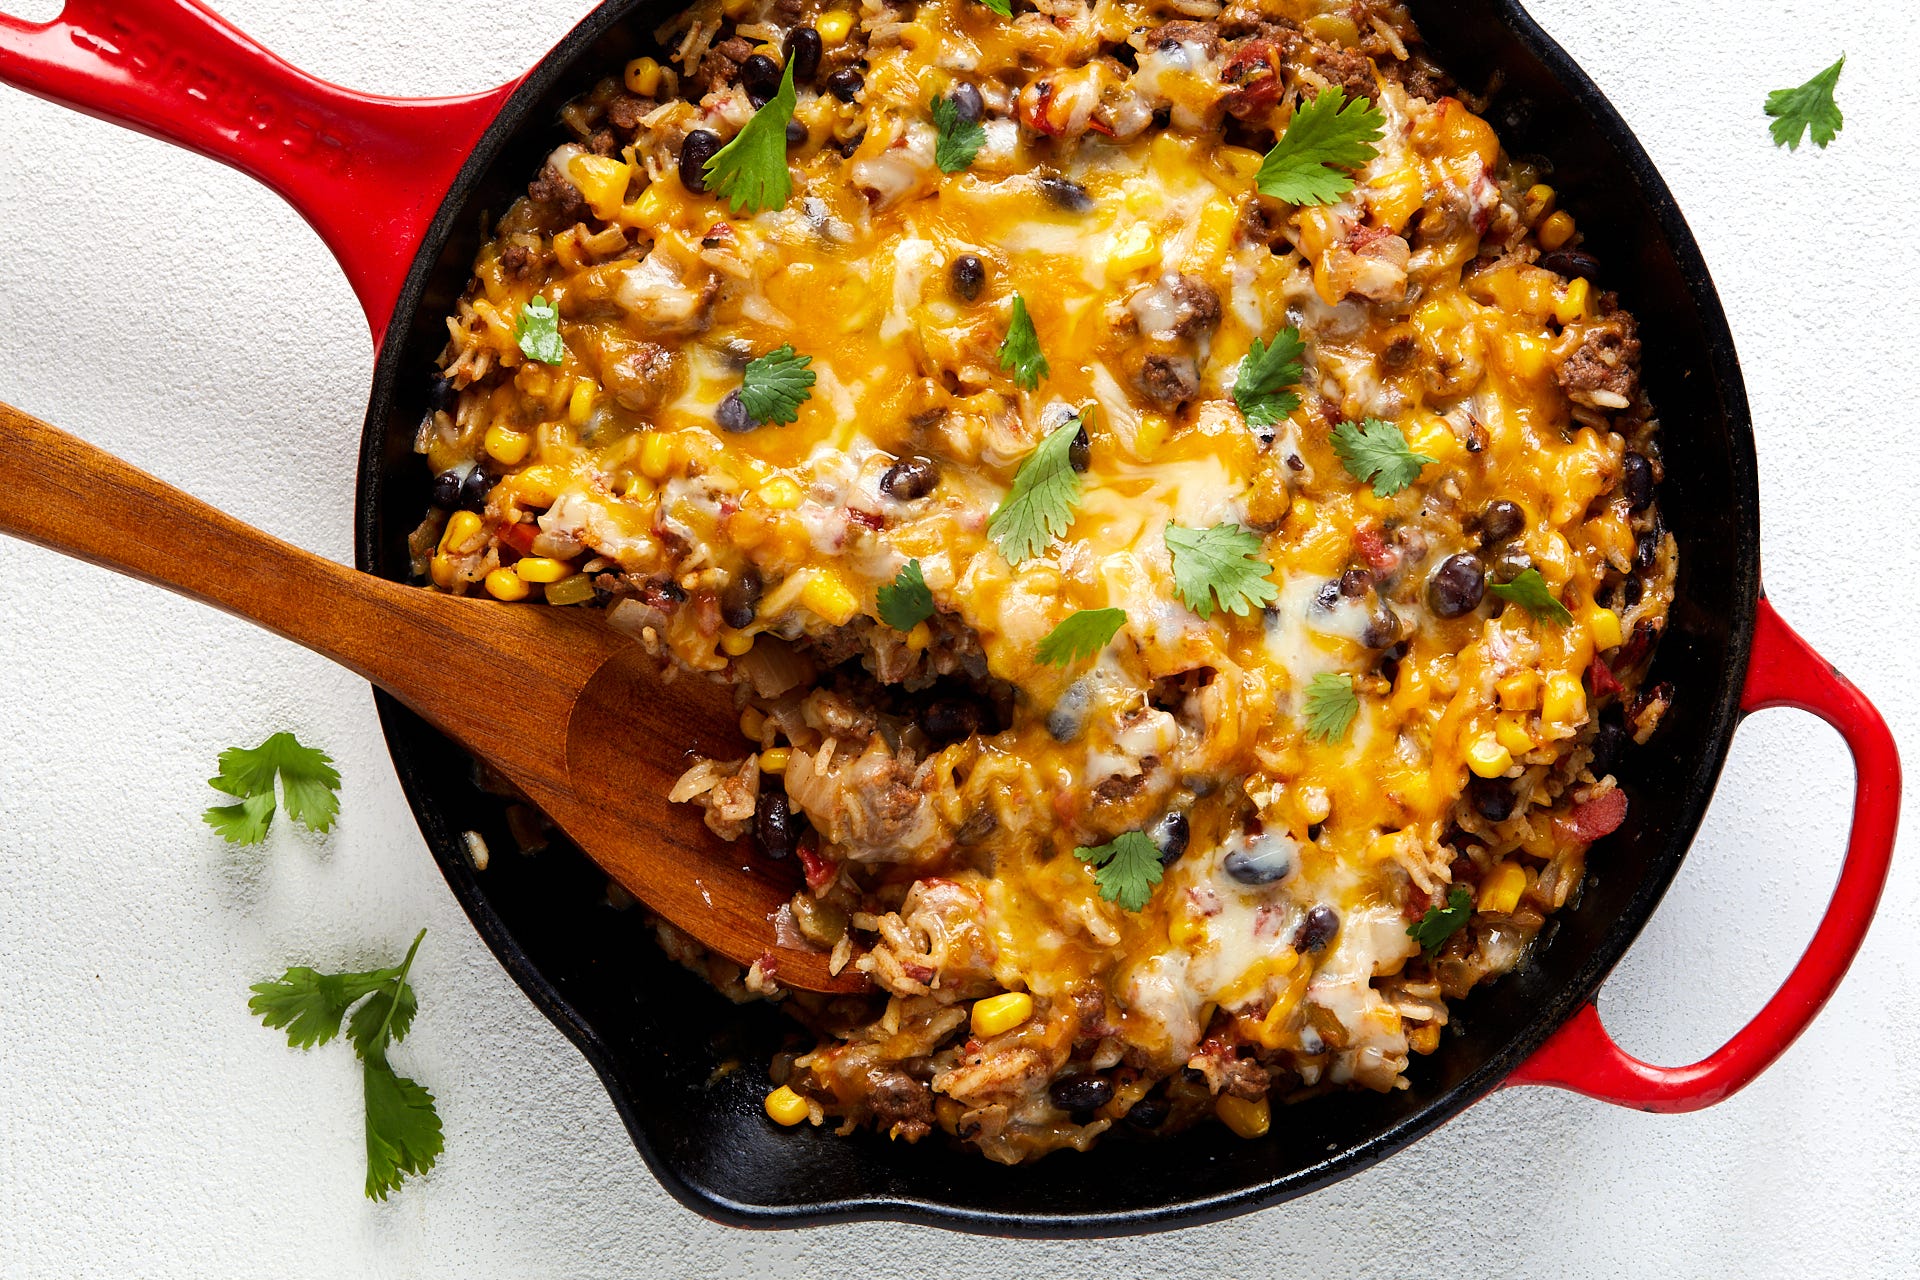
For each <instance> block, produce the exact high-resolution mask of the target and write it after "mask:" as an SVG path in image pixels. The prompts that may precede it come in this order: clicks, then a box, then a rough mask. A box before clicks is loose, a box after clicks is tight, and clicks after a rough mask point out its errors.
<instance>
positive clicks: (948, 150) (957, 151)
mask: <svg viewBox="0 0 1920 1280" xmlns="http://www.w3.org/2000/svg"><path fill="white" fill-rule="evenodd" d="M929 105H930V106H931V107H932V110H933V125H934V128H936V129H938V130H939V131H940V136H939V137H938V138H937V139H936V140H935V141H934V144H933V162H934V163H935V164H937V165H939V166H940V172H942V173H958V172H960V171H961V170H962V169H964V168H966V167H967V166H968V165H970V164H972V163H973V158H974V156H976V155H978V154H979V153H980V148H981V147H984V146H985V145H986V144H987V127H986V126H985V125H983V124H981V123H980V122H979V121H978V120H962V119H961V118H960V108H958V107H956V106H954V105H953V99H952V98H935V99H934V100H933V102H932V103H931V104H929Z"/></svg>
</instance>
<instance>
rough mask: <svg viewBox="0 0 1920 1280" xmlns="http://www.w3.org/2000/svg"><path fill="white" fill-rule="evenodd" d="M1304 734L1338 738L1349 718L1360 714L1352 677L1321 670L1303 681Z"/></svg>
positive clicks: (1333, 739)
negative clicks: (1305, 718) (1305, 683)
mask: <svg viewBox="0 0 1920 1280" xmlns="http://www.w3.org/2000/svg"><path fill="white" fill-rule="evenodd" d="M1306 712H1307V734H1308V736H1309V737H1314V738H1318V739H1319V740H1320V741H1322V742H1338V741H1340V740H1341V739H1342V738H1344V737H1346V736H1347V729H1348V727H1349V726H1351V725H1352V724H1353V718H1354V717H1355V716H1356V715H1358V714H1360V695H1359V694H1358V693H1355V692H1354V689H1353V677H1352V676H1343V675H1335V674H1334V673H1332V672H1329V671H1323V672H1321V673H1320V674H1319V675H1317V676H1315V677H1314V678H1313V679H1312V680H1309V681H1308V682H1307V705H1306Z"/></svg>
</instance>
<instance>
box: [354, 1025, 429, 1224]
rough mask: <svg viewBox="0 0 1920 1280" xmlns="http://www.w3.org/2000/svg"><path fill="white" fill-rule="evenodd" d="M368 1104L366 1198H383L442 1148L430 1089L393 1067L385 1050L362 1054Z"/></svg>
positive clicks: (425, 1166)
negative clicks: (363, 1055)
mask: <svg viewBox="0 0 1920 1280" xmlns="http://www.w3.org/2000/svg"><path fill="white" fill-rule="evenodd" d="M360 1068H361V1076H362V1081H363V1084H364V1095H365V1097H366V1106H367V1199H369V1200H385V1199H386V1198H387V1196H388V1194H389V1193H391V1192H393V1191H395V1190H397V1189H398V1188H399V1186H400V1183H401V1182H402V1181H404V1180H405V1178H406V1177H407V1175H409V1174H423V1173H425V1172H427V1170H429V1169H431V1168H433V1162H434V1161H435V1160H437V1159H439V1157H440V1153H441V1151H443V1150H445V1148H446V1140H445V1138H444V1136H443V1135H442V1132H441V1129H440V1113H439V1112H438V1111H436V1110H435V1109H434V1105H433V1095H432V1094H431V1093H428V1092H427V1091H426V1090H425V1089H423V1088H421V1087H420V1085H419V1084H418V1083H417V1082H415V1081H413V1080H409V1079H408V1078H407V1077H405V1076H403V1075H401V1074H399V1073H398V1072H396V1071H395V1070H394V1069H393V1068H392V1067H391V1066H389V1065H388V1063H387V1058H386V1055H385V1054H384V1053H380V1054H369V1055H368V1056H367V1057H365V1058H364V1059H362V1060H361V1063H360Z"/></svg>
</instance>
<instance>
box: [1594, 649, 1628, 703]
mask: <svg viewBox="0 0 1920 1280" xmlns="http://www.w3.org/2000/svg"><path fill="white" fill-rule="evenodd" d="M1587 687H1588V688H1589V689H1591V690H1592V691H1593V696H1594V697H1596V698H1598V697H1601V696H1602V695H1604V694H1609V693H1618V692H1620V682H1619V681H1618V680H1616V679H1614V678H1613V668H1612V667H1609V666H1608V665H1607V664H1606V663H1604V662H1602V661H1601V660H1600V655H1599V654H1597V653H1596V654H1594V655H1593V661H1592V662H1591V663H1589V664H1587Z"/></svg>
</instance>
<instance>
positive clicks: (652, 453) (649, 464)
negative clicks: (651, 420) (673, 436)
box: [640, 431, 673, 480]
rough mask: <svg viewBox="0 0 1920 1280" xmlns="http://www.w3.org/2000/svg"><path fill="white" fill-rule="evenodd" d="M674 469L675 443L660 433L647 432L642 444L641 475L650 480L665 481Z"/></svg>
mask: <svg viewBox="0 0 1920 1280" xmlns="http://www.w3.org/2000/svg"><path fill="white" fill-rule="evenodd" d="M672 469H673V441H671V440H669V439H667V437H666V436H664V435H662V434H661V433H660V432H658V431H649V432H647V438H646V439H645V440H642V441H641V442H640V474H641V475H643V476H645V477H646V478H647V479H649V480H664V479H666V476H667V472H668V471H671V470H672Z"/></svg>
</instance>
